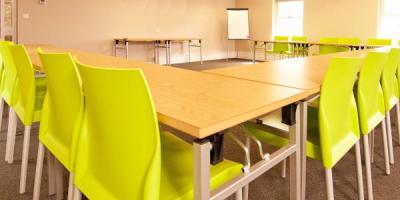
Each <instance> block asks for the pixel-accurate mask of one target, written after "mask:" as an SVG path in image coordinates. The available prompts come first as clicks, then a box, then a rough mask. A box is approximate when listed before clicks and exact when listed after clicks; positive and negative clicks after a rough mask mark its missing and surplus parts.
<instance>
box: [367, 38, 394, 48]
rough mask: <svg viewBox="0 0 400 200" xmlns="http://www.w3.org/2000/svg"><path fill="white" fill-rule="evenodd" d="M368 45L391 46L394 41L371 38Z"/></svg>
mask: <svg viewBox="0 0 400 200" xmlns="http://www.w3.org/2000/svg"><path fill="white" fill-rule="evenodd" d="M367 45H377V46H391V45H392V39H383V38H369V39H367Z"/></svg>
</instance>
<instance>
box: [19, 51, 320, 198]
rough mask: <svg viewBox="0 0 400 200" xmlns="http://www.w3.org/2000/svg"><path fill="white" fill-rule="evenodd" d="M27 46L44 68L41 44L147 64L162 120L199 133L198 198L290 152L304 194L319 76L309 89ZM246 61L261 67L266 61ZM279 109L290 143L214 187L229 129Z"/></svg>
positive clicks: (297, 190) (296, 185)
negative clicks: (310, 115) (309, 121)
mask: <svg viewBox="0 0 400 200" xmlns="http://www.w3.org/2000/svg"><path fill="white" fill-rule="evenodd" d="M26 47H27V49H28V52H29V54H30V57H31V59H32V62H33V64H34V66H35V68H36V70H38V71H40V72H43V68H42V64H41V62H40V59H39V57H38V55H37V52H36V49H37V48H38V47H40V48H41V49H42V50H43V51H44V52H70V53H71V54H72V55H73V56H74V57H75V58H76V59H77V60H79V61H80V62H81V63H85V64H90V65H95V66H100V67H114V68H140V69H142V70H143V72H144V75H145V77H146V80H147V82H148V84H149V87H150V90H151V93H152V96H153V99H154V103H155V107H156V111H157V116H158V120H159V122H160V123H161V124H163V125H166V126H169V127H172V128H174V129H177V130H179V131H181V132H183V133H185V134H186V135H187V136H190V137H191V138H193V140H192V141H193V157H194V161H193V162H194V165H193V168H194V169H193V170H194V183H193V186H194V199H195V200H206V199H207V200H208V199H224V198H227V197H229V196H230V195H232V194H235V192H237V191H239V190H241V188H244V187H245V186H246V185H248V184H249V183H250V182H252V181H254V180H255V179H256V178H258V177H260V176H261V175H262V174H264V173H265V172H266V171H268V170H269V169H270V168H272V167H273V166H275V165H276V164H278V163H280V162H282V161H283V160H285V159H286V158H290V199H292V200H294V199H296V200H299V199H302V198H304V196H305V168H302V166H305V160H306V154H305V142H306V139H307V136H306V131H305V130H306V125H305V124H306V122H305V120H304V119H306V116H307V99H308V98H310V97H312V96H313V95H315V94H317V93H318V92H319V87H320V85H319V84H318V83H314V81H313V80H311V79H310V80H308V81H306V82H305V85H306V86H307V87H304V88H307V89H304V88H302V87H300V88H298V87H297V88H296V87H292V86H286V85H284V84H276V83H275V82H274V81H260V80H252V79H250V78H249V79H247V78H243V77H235V76H230V75H226V76H225V75H221V74H220V73H210V72H206V73H205V72H196V71H190V70H185V69H180V68H174V67H164V66H160V65H157V64H152V63H146V62H140V61H134V60H128V59H123V58H117V57H113V56H108V55H102V54H96V53H90V52H86V51H80V50H75V49H68V48H61V47H55V46H50V45H26ZM246 67H251V68H254V69H256V68H258V67H260V66H257V65H253V66H246ZM261 67H262V66H261ZM288 67H290V66H288ZM228 69H229V68H228ZM284 69H287V67H286V68H284ZM287 70H288V69H287ZM284 72H286V71H285V70H284V71H282V73H283V74H281V75H282V76H284V77H283V79H285V80H286V81H289V82H290V81H294V82H293V84H297V82H296V81H295V80H293V77H290V75H289V76H288V74H287V73H284ZM246 73H249V72H246ZM303 73H305V72H303ZM298 76H301V74H298ZM310 88H311V89H310ZM279 109H282V110H284V111H285V112H284V117H283V119H282V120H283V122H284V123H285V124H287V125H289V133H290V134H289V141H290V142H289V144H288V145H286V146H285V147H283V148H281V149H279V150H278V151H275V152H273V153H272V154H271V155H270V156H269V157H268V158H267V159H262V160H261V161H259V162H257V163H254V164H253V165H251V167H250V169H249V170H248V171H247V172H244V173H242V174H240V175H238V176H237V177H235V178H234V179H232V180H230V181H229V182H227V183H225V184H223V185H222V186H220V187H219V188H216V189H214V190H213V191H210V180H209V177H210V164H216V163H218V162H219V161H221V159H223V155H222V154H221V153H219V152H221V151H220V148H222V146H223V145H222V142H223V138H224V134H228V130H229V129H230V128H232V127H235V126H237V125H240V124H242V123H244V122H246V121H249V120H252V119H255V118H258V117H260V116H263V115H265V114H268V113H271V112H273V111H276V110H279ZM177 178H178V177H177Z"/></svg>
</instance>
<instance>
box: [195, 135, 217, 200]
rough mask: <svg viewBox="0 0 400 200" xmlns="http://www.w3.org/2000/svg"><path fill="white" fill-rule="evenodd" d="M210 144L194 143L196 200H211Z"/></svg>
mask: <svg viewBox="0 0 400 200" xmlns="http://www.w3.org/2000/svg"><path fill="white" fill-rule="evenodd" d="M211 147H212V145H211V143H210V142H208V141H207V142H198V141H195V142H194V143H193V164H194V165H193V167H194V180H193V181H194V183H193V186H194V193H193V195H194V198H193V199H194V200H208V199H210V151H211Z"/></svg>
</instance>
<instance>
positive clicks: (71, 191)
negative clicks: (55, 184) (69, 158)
mask: <svg viewBox="0 0 400 200" xmlns="http://www.w3.org/2000/svg"><path fill="white" fill-rule="evenodd" d="M73 198H74V174H73V173H72V172H70V173H69V181H68V200H73Z"/></svg>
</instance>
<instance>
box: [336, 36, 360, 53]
mask: <svg viewBox="0 0 400 200" xmlns="http://www.w3.org/2000/svg"><path fill="white" fill-rule="evenodd" d="M338 44H339V45H349V46H350V45H351V46H359V45H360V44H361V39H360V38H339V39H338ZM349 46H341V47H338V51H349V50H353V48H352V47H349Z"/></svg>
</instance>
